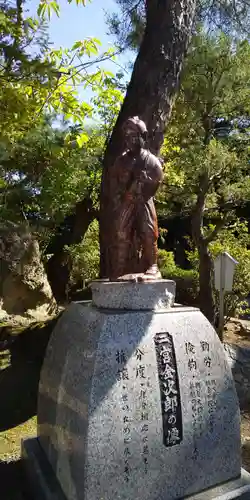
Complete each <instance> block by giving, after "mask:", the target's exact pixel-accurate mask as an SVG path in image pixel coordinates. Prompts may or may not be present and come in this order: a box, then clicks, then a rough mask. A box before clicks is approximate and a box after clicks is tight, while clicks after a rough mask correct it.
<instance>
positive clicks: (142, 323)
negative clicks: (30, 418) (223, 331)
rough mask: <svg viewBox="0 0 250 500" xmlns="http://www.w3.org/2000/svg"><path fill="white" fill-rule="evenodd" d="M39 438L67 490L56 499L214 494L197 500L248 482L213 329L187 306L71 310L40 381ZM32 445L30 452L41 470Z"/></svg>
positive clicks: (152, 499) (168, 499)
mask: <svg viewBox="0 0 250 500" xmlns="http://www.w3.org/2000/svg"><path fill="white" fill-rule="evenodd" d="M143 286H144V287H145V286H148V285H145V284H144V285H143ZM38 441H39V446H40V447H41V449H42V450H43V453H44V456H45V457H46V459H44V462H45V463H46V464H47V465H48V464H49V467H47V465H45V467H46V471H48V470H50V471H53V475H54V482H53V487H52V490H53V488H56V486H55V485H56V484H57V485H60V489H59V490H58V491H60V492H61V493H58V492H57V493H55V494H54V497H53V500H54V499H57V500H59V499H60V500H61V498H60V496H58V497H57V496H55V495H56V494H57V495H59V494H62V492H63V494H64V496H65V498H66V500H113V499H114V500H132V499H135V498H136V500H176V499H180V498H185V497H187V496H188V495H189V496H190V495H197V494H198V493H199V492H201V491H204V490H207V493H204V494H202V495H205V494H207V495H208V496H206V497H200V496H199V497H197V498H198V499H199V500H200V499H201V500H203V498H204V500H205V499H208V498H217V497H220V495H221V493H218V491H221V490H218V489H215V490H214V492H217V493H211V494H213V495H214V496H210V493H209V491H210V492H211V491H212V490H209V488H214V487H215V486H216V485H220V484H223V483H225V482H226V481H233V480H236V479H237V478H239V477H240V475H241V446H240V414H239V408H238V401H237V396H236V392H235V387H234V382H233V379H232V374H231V371H230V368H229V366H228V364H227V361H226V357H225V353H224V349H223V347H222V345H221V343H220V341H219V339H218V337H217V334H216V333H215V331H214V329H213V328H212V327H211V325H210V323H209V322H208V321H207V320H206V318H205V317H204V316H203V315H202V314H201V312H200V311H199V310H197V309H192V308H184V307H181V306H174V307H172V308H171V309H166V310H164V309H163V310H161V311H153V310H148V311H146V310H144V311H124V310H119V309H114V310H110V309H98V308H96V307H94V306H92V305H91V304H87V305H86V304H85V305H84V304H81V303H73V304H71V305H70V306H69V308H68V309H67V310H66V311H65V313H64V314H63V316H62V317H61V318H60V320H59V321H58V323H57V325H56V328H55V330H54V332H53V333H52V336H51V339H50V343H49V346H48V349H47V354H46V358H45V362H44V366H43V369H42V373H41V380H40V389H39V402H38ZM31 443H32V442H30V444H29V442H27V443H24V445H23V450H24V454H23V456H24V457H26V462H27V464H30V466H31V468H33V470H39V467H40V465H37V464H40V463H41V460H40V459H39V458H38V455H40V452H38V451H36V450H38V448H37V446H38V443H37V441H34V443H36V444H35V445H34V447H33V448H32V444H31ZM35 446H36V448H35ZM39 450H40V448H39ZM32 457H33V458H32ZM35 457H36V458H35ZM35 464H36V467H35ZM40 469H41V470H42V466H41V467H40ZM39 474H40V473H39ZM48 474H49V473H48V472H45V473H44V474H42V473H41V474H40V477H41V478H43V479H42V482H43V484H45V482H46V477H47V476H48ZM244 477H245V476H244ZM242 481H243V476H242V478H241V480H240V482H239V483H238V482H237V483H235V481H233V482H232V483H231V484H232V485H234V486H233V487H232V488H233V489H234V490H236V489H237V488H238V486H239V488H241V486H244V485H245V484H246V483H244V482H243V483H242ZM35 482H38V480H37V481H35ZM227 484H229V483H227ZM247 484H248V482H247ZM223 488H227V486H224V485H223ZM230 488H231V487H230ZM230 488H229V489H230ZM53 491H56V490H53ZM225 491H226V490H225V489H223V492H222V494H224V492H225ZM230 491H231V490H230ZM244 491H245V490H244ZM226 494H227V493H226ZM240 494H241V493H240ZM230 495H231V493H230ZM45 498H46V500H47V497H45ZM48 498H50V497H48ZM51 498H52V497H51ZM62 498H63V497H62ZM225 498H227V499H228V500H229V499H230V498H237V494H236V495H235V496H227V497H225Z"/></svg>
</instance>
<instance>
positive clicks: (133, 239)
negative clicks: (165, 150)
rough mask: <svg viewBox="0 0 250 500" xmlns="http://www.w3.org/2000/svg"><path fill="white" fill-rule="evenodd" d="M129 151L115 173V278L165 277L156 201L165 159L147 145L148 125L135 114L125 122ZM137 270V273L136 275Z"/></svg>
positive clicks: (113, 182)
mask: <svg viewBox="0 0 250 500" xmlns="http://www.w3.org/2000/svg"><path fill="white" fill-rule="evenodd" d="M123 132H124V138H125V146H126V149H125V151H124V152H123V153H122V154H121V155H120V156H119V157H118V158H117V160H116V162H115V165H114V169H113V176H112V185H111V189H112V191H111V192H112V193H113V195H114V197H113V199H112V204H113V215H114V220H110V221H109V223H110V224H111V226H112V231H111V232H112V238H111V241H110V244H111V247H112V255H113V259H112V271H111V274H110V276H109V279H110V280H111V281H114V280H119V279H120V280H122V279H130V280H131V279H132V280H137V279H138V280H141V281H150V280H155V279H159V278H161V274H160V271H159V269H158V266H157V239H158V224H157V216H156V211H155V206H154V201H153V196H154V195H155V193H156V191H157V189H158V187H159V185H160V183H161V181H162V178H163V172H162V168H161V163H160V161H159V160H158V158H156V156H154V155H153V154H152V153H151V152H150V151H149V150H148V149H146V148H145V144H146V138H147V128H146V125H145V123H144V122H143V121H142V120H140V119H139V117H137V116H135V117H133V118H129V119H128V120H127V121H126V122H125V124H124V126H123ZM133 273H135V276H133Z"/></svg>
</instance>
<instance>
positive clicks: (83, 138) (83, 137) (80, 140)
mask: <svg viewBox="0 0 250 500" xmlns="http://www.w3.org/2000/svg"><path fill="white" fill-rule="evenodd" d="M88 140H89V136H88V135H87V134H85V133H82V134H80V135H77V137H76V142H77V144H78V146H79V148H82V146H83V144H86V142H88Z"/></svg>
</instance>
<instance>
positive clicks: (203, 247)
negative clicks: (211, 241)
mask: <svg viewBox="0 0 250 500" xmlns="http://www.w3.org/2000/svg"><path fill="white" fill-rule="evenodd" d="M198 253H199V261H200V262H199V289H200V290H199V304H200V309H201V311H202V312H203V314H204V315H205V316H206V318H207V319H208V321H210V323H211V324H212V325H214V322H215V304H214V294H213V269H214V267H213V260H212V257H211V254H210V252H209V249H208V245H207V243H206V242H203V243H202V244H200V246H199V247H198Z"/></svg>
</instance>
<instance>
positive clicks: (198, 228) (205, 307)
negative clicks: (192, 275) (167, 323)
mask: <svg viewBox="0 0 250 500" xmlns="http://www.w3.org/2000/svg"><path fill="white" fill-rule="evenodd" d="M208 190H209V178H208V174H207V172H205V173H203V174H202V175H201V176H200V180H199V184H198V191H197V201H196V204H195V207H194V210H193V215H192V239H193V242H194V244H195V246H196V248H197V250H198V254H199V288H200V292H199V305H200V309H201V311H202V312H203V314H204V315H205V316H206V317H207V319H208V320H209V321H210V323H211V324H212V325H214V321H215V307H214V294H213V261H212V258H211V255H210V252H209V248H208V244H209V241H211V240H210V238H205V237H204V234H203V214H204V208H205V199H206V196H207V193H208Z"/></svg>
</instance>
